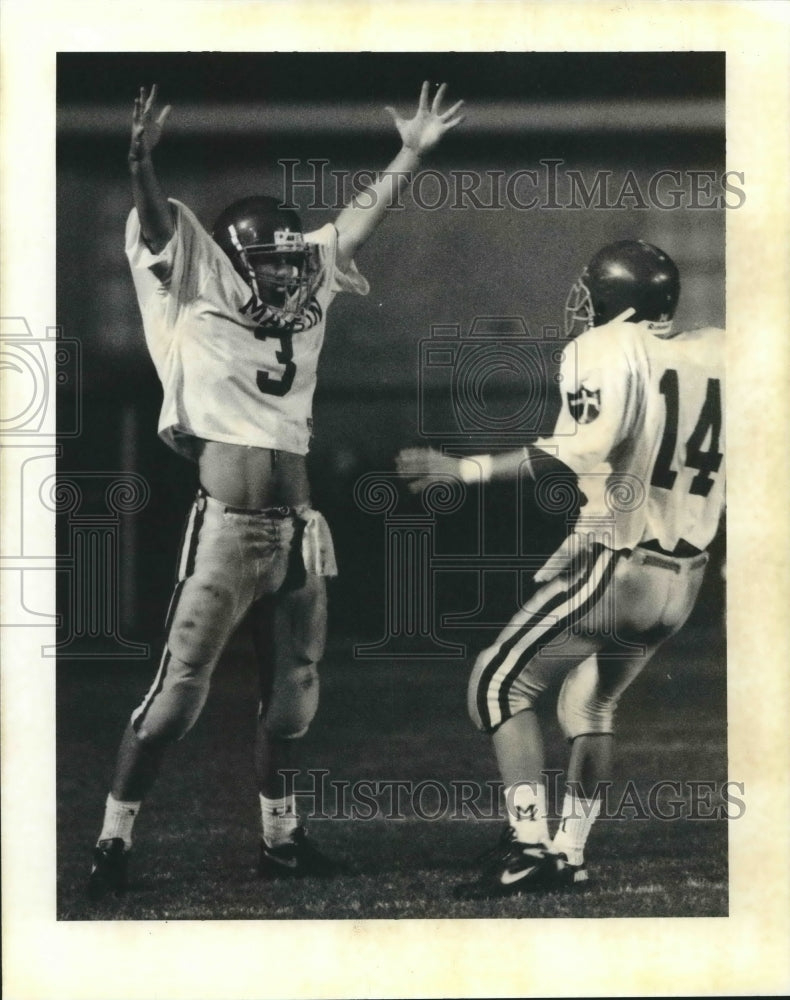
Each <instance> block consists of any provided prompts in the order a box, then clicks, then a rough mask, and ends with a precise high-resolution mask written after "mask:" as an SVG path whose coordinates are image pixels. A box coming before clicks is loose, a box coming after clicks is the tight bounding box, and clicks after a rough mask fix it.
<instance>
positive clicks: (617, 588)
mask: <svg viewBox="0 0 790 1000" xmlns="http://www.w3.org/2000/svg"><path fill="white" fill-rule="evenodd" d="M679 294H680V279H679V275H678V270H677V267H676V266H675V264H674V262H673V261H672V260H671V259H670V258H669V256H668V255H667V254H666V253H664V252H663V251H661V250H659V249H658V248H657V247H655V246H652V245H651V244H649V243H645V242H642V241H641V240H624V241H621V242H618V243H614V244H610V245H608V246H605V247H604V248H603V249H602V250H600V251H599V252H598V253H597V254H596V255H595V256H594V257H593V258H592V260H591V261H590V263H589V264H588V266H587V267H586V268H585V270H584V272H583V273H582V276H581V278H580V279H579V280H578V281H577V282H576V284H575V285H574V287H573V288H572V290H571V293H570V295H569V296H568V301H567V304H566V333H567V334H568V336H571V337H572V336H574V334H575V333H576V332H577V325H578V323H579V322H581V324H582V326H583V332H581V334H580V335H579V336H578V337H577V338H576V339H575V340H574V341H573V343H572V344H571V346H570V347H569V348H568V349H567V350H566V352H565V357H564V359H563V363H562V366H561V371H560V375H561V382H560V386H561V391H562V406H561V410H560V413H559V416H558V419H557V424H556V427H555V431H554V433H553V434H552V436H551V437H549V438H545V439H542V440H539V441H537V442H536V444H535V445H533V446H528V447H526V448H524V449H523V450H519V451H515V452H506V453H502V454H494V455H478V456H475V457H473V458H463V459H458V458H453V457H451V456H447V455H443V454H440V453H439V452H437V451H434V450H431V449H410V450H407V451H404V452H402V453H401V454H400V455H399V457H398V468H399V470H400V471H401V472H402V473H404V474H406V475H408V476H410V477H412V482H411V483H410V488H411V489H412V490H414V491H417V490H419V489H421V488H422V487H423V486H425V485H427V484H428V483H429V482H430V481H431V478H432V476H433V475H435V474H441V473H444V474H447V473H450V474H452V475H456V476H459V477H460V478H461V479H462V480H464V481H466V482H480V481H485V480H488V479H497V478H500V477H504V478H512V477H517V476H521V475H531V476H535V477H537V476H540V475H542V474H547V470H548V471H550V472H551V473H552V474H553V475H557V474H559V475H560V477H561V478H562V477H563V476H564V477H565V478H566V479H568V478H572V479H573V480H574V481H576V480H578V482H579V484H580V485H581V488H582V491H584V492H586V490H585V477H588V478H589V479H590V480H591V482H592V484H593V485H594V483H595V479H596V477H600V476H601V475H602V472H601V470H606V471H605V473H603V475H605V477H606V478H605V491H604V492H603V493H601V491H600V489H599V490H598V491H597V492H598V494H599V501H598V502H597V503H594V504H589V505H587V506H584V507H582V510H581V514H580V517H579V520H578V521H577V523H576V525H575V528H574V532H573V534H572V535H571V536H570V537H569V538H568V539H566V541H565V542H564V543H563V545H562V546H561V547H560V549H559V550H558V552H557V553H555V554H554V556H552V557H551V558H550V559H549V560H548V562H547V563H546V564H545V566H544V567H543V568H542V569H541V570H540V571H539V572H538V573H537V574H536V576H535V580H536V582H537V583H538V584H540V586H539V587H538V589H537V590H536V592H535V593H534V595H533V596H532V597H531V598H530V599H529V600H528V602H527V603H526V604H525V606H524V607H523V608H522V609H521V610H520V611H518V612H517V613H516V615H515V616H514V617H513V619H512V620H511V622H510V623H509V624H508V625H507V626H506V627H505V629H504V630H503V631H502V632H501V634H500V635H499V637H498V638H497V640H496V641H495V642H494V643H493V645H491V646H490V647H489V648H487V649H485V650H484V651H483V652H482V653H481V654H480V655H479V656H478V658H477V661H476V663H475V666H474V669H473V671H472V675H471V678H470V683H469V711H470V715H471V717H472V719H473V721H474V722H475V723H476V725H477V726H478V727H479V728H480V729H482V730H484V731H485V732H487V733H489V734H491V737H492V741H493V746H494V752H495V755H496V758H497V763H498V765H499V770H500V773H501V776H502V780H503V783H504V786H505V804H506V811H507V816H508V827H507V828H506V830H505V831H504V834H503V837H502V838H501V841H500V844H499V845H498V846H497V847H496V848H494V849H493V850H492V851H490V852H489V853H488V856H487V858H486V862H487V863H486V864H485V865H484V871H483V876H482V880H481V883H480V884H479V885H477V886H475V887H472V891H473V892H481V893H483V894H486V895H487V894H493V895H508V894H511V893H520V892H525V891H530V890H546V889H552V888H561V887H572V886H578V885H581V884H583V883H584V882H585V881H586V880H587V878H588V873H587V869H586V866H585V859H584V849H585V844H586V841H587V837H588V835H589V832H590V829H591V827H592V825H593V822H594V820H595V818H596V817H597V816H598V814H599V812H600V807H601V790H602V789H603V788H605V785H604V784H602V783H605V782H607V781H608V780H609V779H610V774H611V765H612V754H613V735H612V734H613V729H614V715H615V709H616V708H617V703H618V701H619V699H620V697H621V695H622V693H623V692H624V691H625V689H626V688H627V687H628V685H629V684H630V683H631V682H632V681H633V680H634V678H635V677H636V676H637V675H638V674H639V672H640V671H641V670H642V668H643V667H644V666H645V664H646V663H647V662H648V660H649V659H650V657H651V656H652V655H653V653H655V651H656V649H657V648H658V647H659V645H660V644H661V643H662V642H664V641H665V640H666V639H668V638H669V637H670V636H671V635H673V634H674V633H676V632H677V631H678V630H679V629H680V628H681V627H682V625H683V624H684V623H685V621H686V619H687V618H688V616H689V614H690V613H691V609H692V607H693V605H694V602H695V600H696V597H697V594H698V592H699V589H700V584H701V583H702V578H703V574H704V571H705V565H706V563H707V561H708V554H707V552H706V549H707V547H708V546H709V545H710V543H711V541H712V540H713V537H714V535H715V533H716V531H717V528H718V525H719V521H720V518H721V514H722V512H723V507H724V422H723V419H722V413H723V405H724V370H723V365H724V331H722V330H719V329H714V328H706V329H697V330H693V331H691V332H685V333H682V332H679V333H675V332H673V330H672V317H673V316H674V313H675V309H676V306H677V302H678V297H679ZM592 494H593V491H592V490H591V491H590V495H592ZM604 501H605V502H604ZM591 508H594V509H591ZM560 678H563V680H562V686H561V688H560V692H559V697H558V702H557V715H558V718H559V722H560V725H561V727H562V730H563V731H564V733H565V735H566V737H567V738H568V740H569V741H570V745H571V747H570V759H569V762H568V769H567V774H566V790H565V796H564V800H563V804H562V816H561V820H560V824H559V828H558V830H557V831H556V834H555V836H554V838H553V840H552V839H551V837H550V834H549V828H548V822H547V806H546V791H547V790H546V787H545V774H544V767H545V762H544V753H543V744H542V737H541V732H540V727H539V724H538V721H537V718H536V715H535V712H534V711H533V709H534V706H535V703H536V700H537V699H538V698H539V697H540V695H541V694H542V693H543V692H544V691H546V689H547V688H548V687H549V685H550V684H551V683H552V682H553V681H554V680H555V679H560Z"/></svg>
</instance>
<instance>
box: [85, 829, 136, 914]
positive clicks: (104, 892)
mask: <svg viewBox="0 0 790 1000" xmlns="http://www.w3.org/2000/svg"><path fill="white" fill-rule="evenodd" d="M129 853H130V852H129V851H127V850H126V845H125V844H124V842H123V840H122V839H121V838H120V837H113V838H112V840H100V841H99V843H98V844H97V845H96V847H95V848H94V850H93V866H92V867H91V873H90V875H89V876H88V898H89V899H91V900H93V901H94V902H97V901H98V900H100V899H104V897H105V896H108V895H110V894H111V893H112V894H113V895H115V896H121V895H123V893H124V892H126V889H127V886H128V868H129Z"/></svg>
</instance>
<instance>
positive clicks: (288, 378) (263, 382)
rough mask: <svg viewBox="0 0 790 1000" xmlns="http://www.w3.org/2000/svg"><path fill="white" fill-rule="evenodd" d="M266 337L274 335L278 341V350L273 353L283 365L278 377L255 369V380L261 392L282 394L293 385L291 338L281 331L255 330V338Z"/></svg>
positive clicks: (293, 370)
mask: <svg viewBox="0 0 790 1000" xmlns="http://www.w3.org/2000/svg"><path fill="white" fill-rule="evenodd" d="M267 337H274V338H275V339H277V340H279V341H280V350H279V351H277V352H276V353H275V357H276V358H277V360H278V362H279V363H280V364H281V365H283V366H284V367H283V370H282V374H281V375H280V377H279V378H274V377H273V376H272V375H271V374H270V373H269V372H262V371H257V372H256V373H255V381H256V382H257V384H258V388H259V389H260V390H261V392H265V393H266V394H267V395H268V396H284V395H285V394H286V392H288V390H289V389H290V388H291V386H292V385H293V383H294V376H295V375H296V363H295V362H294V359H293V357H294V348H293V340H292V338H291V334H290V333H286V332H283V331H276V332H275V331H273V330H266V329H264V328H261V327H258V329H257V330H255V339H256V340H266V339H267Z"/></svg>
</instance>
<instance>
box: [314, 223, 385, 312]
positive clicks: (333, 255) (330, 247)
mask: <svg viewBox="0 0 790 1000" xmlns="http://www.w3.org/2000/svg"><path fill="white" fill-rule="evenodd" d="M305 240H306V241H307V242H308V243H316V244H317V245H318V246H319V247H320V248H321V255H322V261H323V265H324V268H325V269H326V274H325V275H324V279H323V282H322V284H323V287H324V288H325V289H326V291H327V293H328V295H329V296H330V298H334V296H335V295H337V293H338V292H353V293H354V294H355V295H367V294H368V292H369V291H370V285H369V284H368V281H367V279H366V278H365V277H364V276H363V275H362V274H360V272H359V269H358V268H357V265H356V262H355V261H353V260H352V261H351V262H350V263H349V264H348V266H347V267H346V269H345V270H341V269H340V268H339V267H338V266H337V242H338V237H337V230H336V229H335V227H334V225H333V224H332V223H328V224H327V225H325V226H322V227H321V229H316V230H315V231H314V232H312V233H306V234H305Z"/></svg>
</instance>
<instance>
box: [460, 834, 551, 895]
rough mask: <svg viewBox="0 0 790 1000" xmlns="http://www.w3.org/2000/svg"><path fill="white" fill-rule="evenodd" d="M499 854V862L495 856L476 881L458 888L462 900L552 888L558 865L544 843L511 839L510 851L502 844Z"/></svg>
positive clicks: (519, 893)
mask: <svg viewBox="0 0 790 1000" xmlns="http://www.w3.org/2000/svg"><path fill="white" fill-rule="evenodd" d="M502 839H503V840H504V835H503V838H502ZM499 851H500V854H499V860H498V861H497V859H496V858H493V857H492V859H491V861H490V863H489V864H488V866H487V868H485V869H484V871H483V873H482V875H481V876H480V878H479V879H478V880H477V881H476V882H472V883H466V884H464V885H460V886H458V888H457V890H456V896H457V897H458V898H459V899H497V898H501V897H503V896H518V895H521V894H522V893H527V892H539V891H542V890H546V889H549V888H550V882H551V879H552V878H553V877H554V875H555V873H556V870H557V862H556V860H555V858H554V855H552V854H550V853H549V852H548V850H547V848H546V845H545V844H522V843H521V841H519V840H513V839H511V841H510V845H509V846H508V847H507V849H505V847H504V844H502V845H500V846H499ZM492 853H493V852H492Z"/></svg>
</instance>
